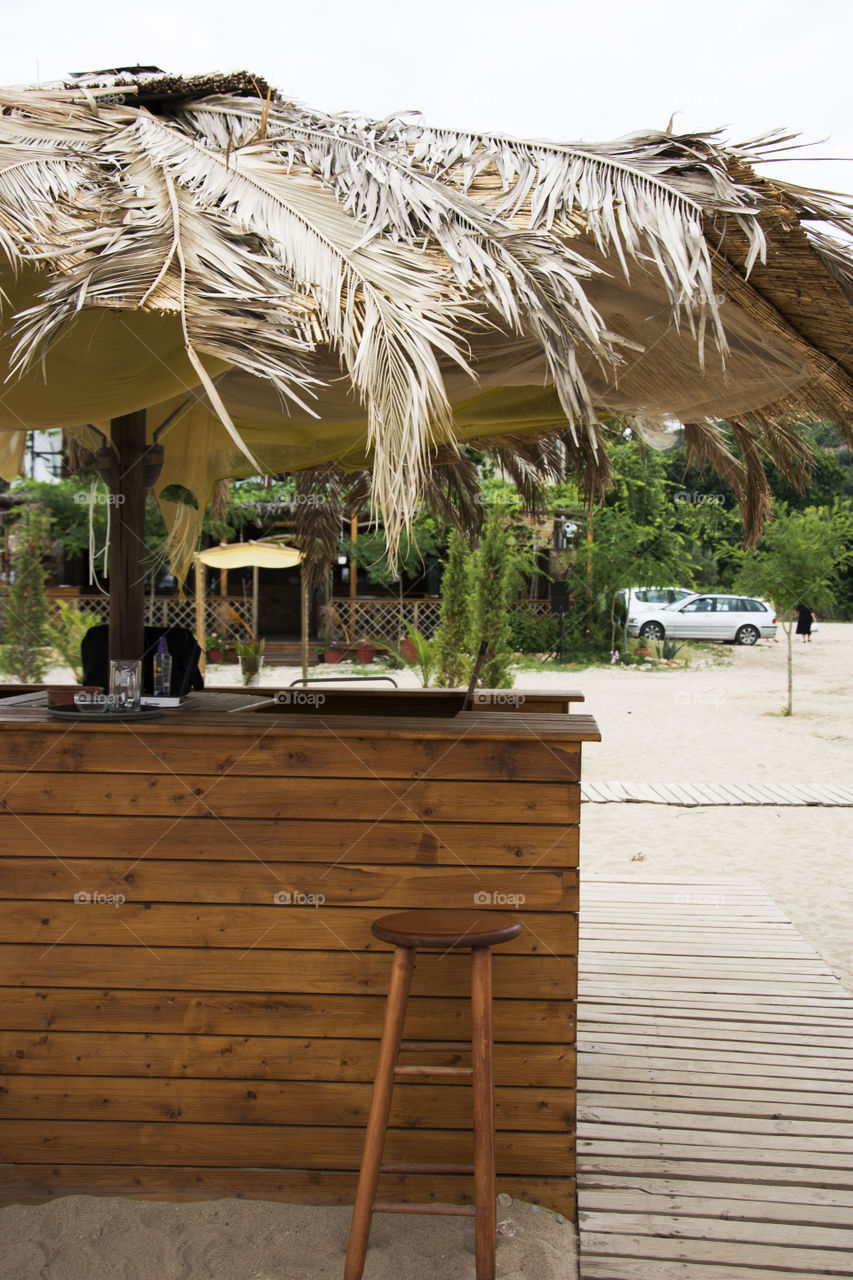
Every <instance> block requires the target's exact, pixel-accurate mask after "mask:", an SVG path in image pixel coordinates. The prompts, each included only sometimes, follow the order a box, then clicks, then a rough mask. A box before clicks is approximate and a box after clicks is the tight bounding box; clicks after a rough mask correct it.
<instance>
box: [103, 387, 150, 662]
mask: <svg viewBox="0 0 853 1280" xmlns="http://www.w3.org/2000/svg"><path fill="white" fill-rule="evenodd" d="M110 434H111V436H112V444H113V457H112V466H111V474H110V494H111V497H112V500H113V510H112V512H111V513H110V514H111V517H112V519H111V523H110V657H111V658H141V657H142V651H143V648H144V644H145V641H144V622H145V578H144V569H143V558H144V555H145V459H144V454H145V410H144V409H139V410H137V412H136V413H127V414H125V415H124V416H123V417H120V418H113V420H112V423H111V424H110Z"/></svg>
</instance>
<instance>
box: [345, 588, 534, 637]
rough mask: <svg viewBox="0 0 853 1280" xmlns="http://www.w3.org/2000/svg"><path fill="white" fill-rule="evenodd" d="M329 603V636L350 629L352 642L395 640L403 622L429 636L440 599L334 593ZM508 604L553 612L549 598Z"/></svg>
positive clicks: (525, 609)
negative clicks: (331, 610)
mask: <svg viewBox="0 0 853 1280" xmlns="http://www.w3.org/2000/svg"><path fill="white" fill-rule="evenodd" d="M331 603H332V605H333V606H334V610H335V613H336V615H337V617H336V619H335V621H334V624H333V626H332V629H331V634H330V635H329V636H328V639H329V640H345V639H346V638H347V636H346V633H347V632H349V633H350V635H349V638H350V640H351V641H352V642H353V643H355V642H357V641H358V640H385V641H387V642H389V643H390V644H396V643H397V640H398V637H399V635H400V632H401V631H402V633H403V634H404V635H405V625H404V624H405V623H409V624H410V626H413V627H417V629H418V630H419V631H420V632H422V633H423V634H424V635H425V636H426V637H427V639H428V640H430V639H432V637H433V635H434V634H435V629H436V627H437V626H438V624H439V621H440V620H441V601H440V600H436V599H430V600H402V601H401V600H393V599H390V598H387V599H383V600H348V599H347V598H346V597H342V596H335V597H334V598H333V599H332V601H331ZM510 607H511V608H512V609H514V610H515V609H517V610H521V611H523V612H525V613H532V614H535V615H536V616H537V617H550V616H551V614H552V610H551V605H550V602H549V601H548V600H521V601H519V602H518V604H514V605H512V606H510ZM401 619H402V622H401Z"/></svg>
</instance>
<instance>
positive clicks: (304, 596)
mask: <svg viewBox="0 0 853 1280" xmlns="http://www.w3.org/2000/svg"><path fill="white" fill-rule="evenodd" d="M299 595H300V605H301V610H300V613H301V625H302V632H301V641H302V679H303V680H307V679H308V626H309V621H310V619H309V610H308V578H307V576H306V574H305V562H304V561H302V563H301V564H300V566H299Z"/></svg>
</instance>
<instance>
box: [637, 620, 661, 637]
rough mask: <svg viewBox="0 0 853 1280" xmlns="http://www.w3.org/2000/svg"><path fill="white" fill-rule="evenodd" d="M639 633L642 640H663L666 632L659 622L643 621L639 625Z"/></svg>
mask: <svg viewBox="0 0 853 1280" xmlns="http://www.w3.org/2000/svg"><path fill="white" fill-rule="evenodd" d="M640 635H641V636H642V637H643V639H644V640H663V638H664V636H665V635H666V632H665V631H664V629H663V627H662V626H661V624H660V623H659V622H644V623H643V625H642V626H641V627H640Z"/></svg>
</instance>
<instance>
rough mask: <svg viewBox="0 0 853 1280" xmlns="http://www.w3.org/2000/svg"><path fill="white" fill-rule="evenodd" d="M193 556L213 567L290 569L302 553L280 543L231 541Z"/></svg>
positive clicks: (297, 562)
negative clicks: (250, 566)
mask: <svg viewBox="0 0 853 1280" xmlns="http://www.w3.org/2000/svg"><path fill="white" fill-rule="evenodd" d="M195 558H196V560H200V561H201V562H202V564H206V565H210V567H211V568H213V569H243V568H246V567H248V566H249V565H252V566H257V567H258V568H260V569H291V568H292V567H293V566H294V565H295V564H299V562H300V561H301V559H302V554H301V552H299V551H297V550H296V548H295V547H286V546H284V545H283V544H282V543H276V542H231V543H228V544H226V545H223V546H221V547H208V549H207V550H206V551H197V552H196V554H195Z"/></svg>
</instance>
